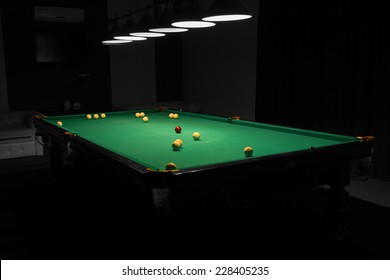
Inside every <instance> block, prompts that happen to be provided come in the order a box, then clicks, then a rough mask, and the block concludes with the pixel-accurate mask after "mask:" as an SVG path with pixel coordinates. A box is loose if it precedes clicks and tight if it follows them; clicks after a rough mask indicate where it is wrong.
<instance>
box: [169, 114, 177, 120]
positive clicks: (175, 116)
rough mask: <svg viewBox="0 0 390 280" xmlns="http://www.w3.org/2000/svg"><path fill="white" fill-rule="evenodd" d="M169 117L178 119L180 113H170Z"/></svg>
mask: <svg viewBox="0 0 390 280" xmlns="http://www.w3.org/2000/svg"><path fill="white" fill-rule="evenodd" d="M168 117H169V118H170V119H178V118H179V114H177V113H169V115H168Z"/></svg>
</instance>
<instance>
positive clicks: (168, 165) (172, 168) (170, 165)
mask: <svg viewBox="0 0 390 280" xmlns="http://www.w3.org/2000/svg"><path fill="white" fill-rule="evenodd" d="M175 169H177V167H176V164H175V163H173V162H168V163H167V165H166V166H165V170H175Z"/></svg>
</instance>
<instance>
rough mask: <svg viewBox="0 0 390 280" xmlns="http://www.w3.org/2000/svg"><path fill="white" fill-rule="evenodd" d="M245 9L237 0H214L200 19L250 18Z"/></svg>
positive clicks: (232, 19) (216, 20)
mask: <svg viewBox="0 0 390 280" xmlns="http://www.w3.org/2000/svg"><path fill="white" fill-rule="evenodd" d="M251 17H252V15H250V14H249V12H248V11H247V9H246V8H245V7H244V6H243V5H242V4H241V2H240V1H239V0H215V1H214V3H213V4H212V5H211V7H210V9H209V10H208V11H207V12H206V14H205V17H203V18H202V20H205V21H212V22H219V21H234V20H243V19H248V18H251Z"/></svg>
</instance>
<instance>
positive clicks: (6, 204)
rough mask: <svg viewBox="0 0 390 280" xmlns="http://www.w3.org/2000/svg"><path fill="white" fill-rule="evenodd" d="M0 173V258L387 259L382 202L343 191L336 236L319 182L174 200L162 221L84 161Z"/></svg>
mask: <svg viewBox="0 0 390 280" xmlns="http://www.w3.org/2000/svg"><path fill="white" fill-rule="evenodd" d="M0 176H1V181H2V184H1V187H0V194H1V209H0V229H1V231H0V242H1V259H389V258H390V238H389V236H390V229H389V227H388V221H389V218H390V209H389V208H386V207H382V206H378V205H375V204H372V203H368V202H365V201H362V200H359V199H355V198H351V197H350V198H349V211H348V214H347V215H346V230H345V235H343V236H342V237H343V238H340V239H338V238H336V236H335V235H334V234H333V233H332V232H331V230H330V229H329V224H330V221H329V217H328V215H327V212H326V211H325V209H326V205H327V204H326V203H327V195H328V193H327V192H328V191H327V190H325V189H322V188H316V189H301V190H296V191H293V192H278V193H274V194H272V195H271V196H270V197H267V198H266V199H264V200H263V201H259V200H258V199H250V197H249V198H246V199H244V200H241V202H240V203H238V204H235V205H234V207H232V205H230V202H231V201H230V200H226V199H224V194H221V193H217V194H216V193H213V194H212V195H211V197H213V199H210V196H205V197H199V199H200V200H202V202H201V203H199V201H200V200H197V201H195V200H194V199H192V200H191V199H189V200H188V201H187V200H185V199H183V200H180V203H178V204H180V205H181V206H180V207H181V208H180V210H179V211H177V212H176V213H177V214H176V215H174V216H173V218H171V219H169V220H163V221H162V220H161V219H160V218H157V217H156V215H155V212H153V208H152V207H151V206H152V203H151V199H150V196H149V193H148V192H147V191H145V190H143V189H142V188H139V187H137V186H134V185H130V184H129V183H128V182H127V181H126V180H124V179H123V178H121V177H119V176H116V175H115V174H112V173H109V172H107V171H105V170H102V169H98V168H97V169H95V167H93V166H91V167H90V168H86V169H84V170H82V171H81V170H78V171H77V170H76V171H75V170H74V169H72V170H70V171H69V172H67V173H65V175H64V177H63V178H62V179H59V180H56V181H53V180H52V179H51V176H50V170H49V169H48V168H38V169H33V170H21V171H17V172H7V173H3V174H1V175H0ZM97 178H98V179H97ZM4 182H8V183H4ZM183 205H184V207H183ZM232 209H233V211H232Z"/></svg>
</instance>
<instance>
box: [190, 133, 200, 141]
mask: <svg viewBox="0 0 390 280" xmlns="http://www.w3.org/2000/svg"><path fill="white" fill-rule="evenodd" d="M192 137H193V138H194V140H199V138H200V133H199V132H194V133H192Z"/></svg>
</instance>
